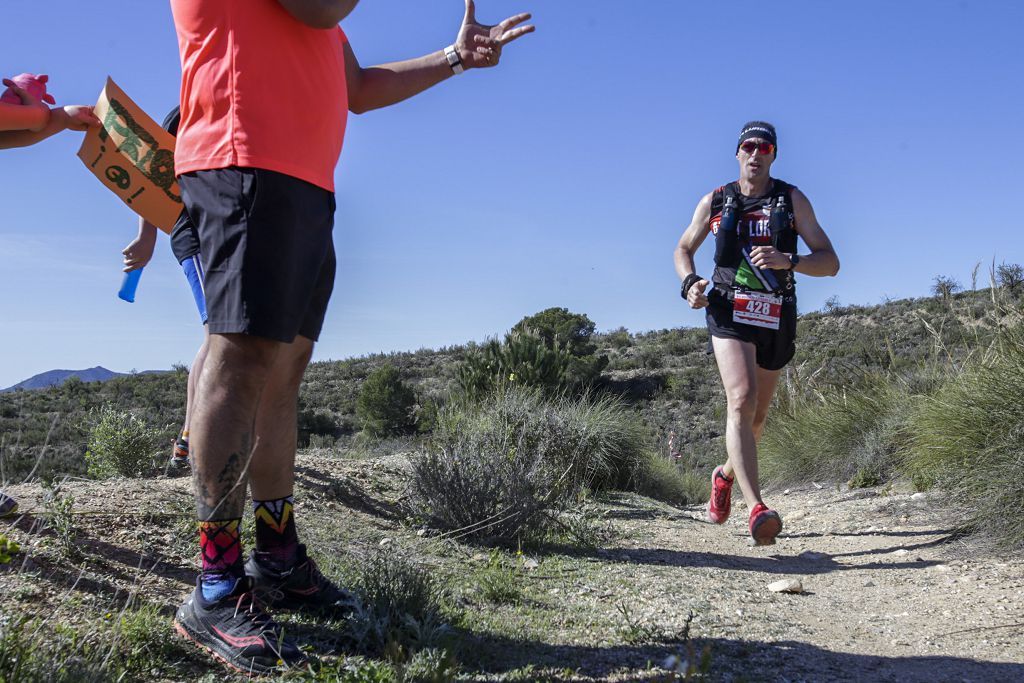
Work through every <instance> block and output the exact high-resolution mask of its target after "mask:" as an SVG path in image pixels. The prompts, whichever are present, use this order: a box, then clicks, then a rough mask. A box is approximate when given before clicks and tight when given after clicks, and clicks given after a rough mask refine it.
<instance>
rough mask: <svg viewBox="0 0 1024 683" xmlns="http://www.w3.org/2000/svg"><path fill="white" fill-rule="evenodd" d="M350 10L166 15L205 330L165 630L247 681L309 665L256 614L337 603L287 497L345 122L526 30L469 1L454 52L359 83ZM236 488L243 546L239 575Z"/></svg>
mask: <svg viewBox="0 0 1024 683" xmlns="http://www.w3.org/2000/svg"><path fill="white" fill-rule="evenodd" d="M356 4H357V0H171V10H172V13H173V15H174V24H175V29H176V31H177V35H178V46H179V50H180V52H181V65H182V85H181V127H180V130H179V131H178V140H177V148H176V151H175V170H176V172H177V174H178V179H179V183H180V186H181V191H182V198H183V200H184V203H185V210H186V211H187V212H188V214H189V217H190V218H191V219H192V222H193V224H194V225H195V226H196V230H197V232H198V235H199V242H200V253H201V254H202V262H203V266H204V281H203V284H204V289H205V293H206V304H207V313H208V330H209V346H208V351H207V357H206V362H205V364H204V365H203V372H202V375H201V376H200V377H199V384H198V387H197V389H196V402H195V405H194V406H193V414H192V416H191V424H190V432H191V433H190V444H189V445H190V450H191V456H192V474H193V481H194V484H195V493H196V504H197V509H198V516H199V520H200V521H199V530H200V549H201V556H202V572H201V575H200V577H199V579H198V581H197V585H196V589H195V590H194V591H193V593H192V594H191V595H190V596H189V598H188V599H187V600H186V601H185V603H184V604H183V605H182V606H181V608H180V609H179V610H178V613H177V616H176V617H175V626H176V628H177V629H178V631H179V632H180V633H182V634H183V635H184V636H185V637H186V638H189V639H191V640H193V641H195V642H196V643H197V644H199V645H200V646H202V647H204V648H205V649H207V650H208V651H210V652H211V653H213V654H214V655H215V656H216V657H218V658H219V659H221V660H223V661H224V662H226V663H227V664H228V665H229V666H232V667H234V668H236V669H239V670H241V671H244V672H247V673H248V672H252V673H267V672H271V671H274V670H276V669H277V668H279V667H280V666H285V667H288V666H293V665H295V664H298V663H300V662H302V661H303V659H304V655H303V653H302V652H301V651H300V650H299V648H298V647H297V646H296V644H295V642H294V641H293V640H292V639H291V638H290V637H286V636H285V634H284V633H283V632H282V629H281V627H280V626H279V625H278V624H277V623H276V622H275V621H274V620H273V619H272V618H271V617H270V616H269V615H268V614H267V613H266V612H265V611H264V609H263V606H268V607H271V608H274V607H276V608H293V609H302V610H309V611H313V612H320V613H324V612H327V613H336V614H337V613H339V612H343V610H344V609H345V606H346V600H345V596H344V594H343V592H342V591H341V590H340V589H339V588H337V587H336V586H335V585H334V584H333V583H332V582H331V581H329V580H328V579H327V578H326V577H324V576H323V574H321V573H320V571H319V569H318V568H317V566H316V564H315V563H314V562H313V560H312V559H311V558H310V557H309V556H308V555H307V552H306V548H305V546H303V545H301V544H300V543H299V540H298V534H297V531H296V524H295V516H294V514H293V512H294V508H293V498H292V495H293V492H294V486H295V446H296V406H297V398H298V391H299V385H300V383H301V381H302V376H303V372H304V370H305V368H306V364H307V363H308V362H309V359H310V356H311V354H312V351H313V343H314V342H315V341H316V339H317V337H318V336H319V334H320V329H321V326H322V324H323V320H324V314H325V312H326V310H327V302H328V300H329V299H330V296H331V291H332V289H333V285H334V270H335V256H334V244H333V241H332V236H331V231H332V228H333V224H334V211H335V197H334V168H335V165H336V164H337V161H338V157H339V155H340V153H341V147H342V140H343V138H344V133H345V122H346V116H347V112H348V111H352V112H355V113H361V112H366V111H369V110H372V109H378V108H381V107H387V106H390V105H392V104H395V103H397V102H401V101H402V100H405V99H408V98H410V97H412V96H414V95H416V94H418V93H421V92H423V91H424V90H427V89H428V88H430V87H432V86H434V85H436V84H438V83H440V82H441V81H444V80H447V79H448V78H451V77H452V76H455V75H457V74H460V73H462V72H463V71H464V70H467V69H473V68H484V67H493V66H496V65H497V64H498V62H499V59H500V57H501V52H502V48H503V47H504V46H505V45H507V44H508V43H510V42H512V41H513V40H515V39H516V38H519V37H520V36H522V35H525V34H526V33H529V32H530V31H532V30H533V27H532V26H528V25H523V22H525V21H526V20H527V19H529V15H528V14H519V15H516V16H514V17H510V18H508V19H506V20H505V21H503V22H501V23H499V24H497V25H496V26H484V25H481V24H480V23H478V22H477V21H476V18H475V12H474V3H473V0H466V11H465V15H464V18H463V21H462V26H461V28H460V29H459V31H458V34H457V37H456V39H455V42H454V44H452V45H450V46H449V47H447V48H445V49H443V50H438V51H436V52H434V53H432V54H429V55H426V56H423V57H419V58H416V59H410V60H406V61H400V62H392V63H389V64H385V65H382V66H379V67H372V68H364V67H362V66H360V64H359V61H358V60H357V59H356V56H355V52H354V50H353V48H352V45H351V44H350V43H349V41H348V38H347V37H346V35H345V33H344V32H343V31H342V29H341V28H340V27H339V26H338V25H337V24H338V22H340V21H341V20H342V19H344V18H345V17H346V16H347V15H348V14H349V13H350V12H351V11H352V10H353V9H354V8H355V6H356ZM468 111H470V110H469V109H468V108H467V109H461V110H455V109H454V108H453V110H452V115H453V116H456V117H458V116H465V115H469V114H467V112H468ZM441 172H444V171H443V170H442V171H441ZM254 435H255V437H254ZM247 486H248V487H249V488H251V494H252V499H253V509H254V511H255V519H256V549H255V552H254V553H253V554H252V556H251V557H250V558H249V560H248V562H245V561H244V559H243V553H242V547H241V542H240V539H239V532H240V526H241V522H242V512H243V509H244V506H245V504H246V499H247V492H246V489H247ZM254 590H255V591H256V592H257V593H258V594H259V596H260V598H261V599H259V600H254V599H253V593H254Z"/></svg>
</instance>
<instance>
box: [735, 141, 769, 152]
mask: <svg viewBox="0 0 1024 683" xmlns="http://www.w3.org/2000/svg"><path fill="white" fill-rule="evenodd" d="M740 149H742V150H743V151H744V152H745V153H746V154H753V153H754V150H755V149H756V150H757V151H758V152H760V153H761V156H768V155H769V154H774V153H775V145H774V144H773V143H771V142H754V141H753V140H747V141H746V142H744V143H743V144H741V145H740Z"/></svg>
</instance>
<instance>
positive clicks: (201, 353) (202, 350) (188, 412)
mask: <svg viewBox="0 0 1024 683" xmlns="http://www.w3.org/2000/svg"><path fill="white" fill-rule="evenodd" d="M209 348H210V330H209V328H207V327H206V325H203V343H202V345H201V346H200V347H199V350H198V351H196V357H195V359H193V361H192V369H191V370H190V371H189V373H188V390H187V391H188V393H187V395H186V399H185V424H184V425H183V427H184V430H185V432H188V431H189V423H190V422H191V421H192V407H193V406H194V405H195V401H196V387H197V386H198V385H199V377H200V375H202V374H203V363H205V362H206V352H207V350H208V349H209Z"/></svg>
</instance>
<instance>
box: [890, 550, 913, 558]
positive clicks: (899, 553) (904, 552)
mask: <svg viewBox="0 0 1024 683" xmlns="http://www.w3.org/2000/svg"><path fill="white" fill-rule="evenodd" d="M892 554H893V555H896V556H897V557H903V556H905V555H909V554H910V551H909V550H907V549H906V548H900V549H899V550H894V551H893V552H892Z"/></svg>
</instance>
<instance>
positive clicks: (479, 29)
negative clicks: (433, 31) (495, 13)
mask: <svg viewBox="0 0 1024 683" xmlns="http://www.w3.org/2000/svg"><path fill="white" fill-rule="evenodd" d="M529 18H530V14H529V13H528V12H523V13H522V14H516V15H515V16H512V17H509V18H508V19H506V20H505V21H503V22H501V23H500V24H495V25H494V26H487V25H484V24H481V23H479V22H477V20H476V3H475V2H473V0H466V15H465V17H463V19H462V28H461V29H459V37H458V38H456V39H455V49H456V50H458V52H459V58H460V59H461V60H462V66H463V67H464V68H466V69H477V68H485V67H490V66H497V65H498V62H499V61H501V49H502V48H503V47H504V46H506V45H508V44H509V43H511V42H512V41H513V40H515V39H516V38H520V37H522V36H525V35H526V34H527V33H533V31H534V28H535V27H534V26H533V25H531V24H527V25H525V26H520V24H522V23H523V22H524V21H527V20H529Z"/></svg>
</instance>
